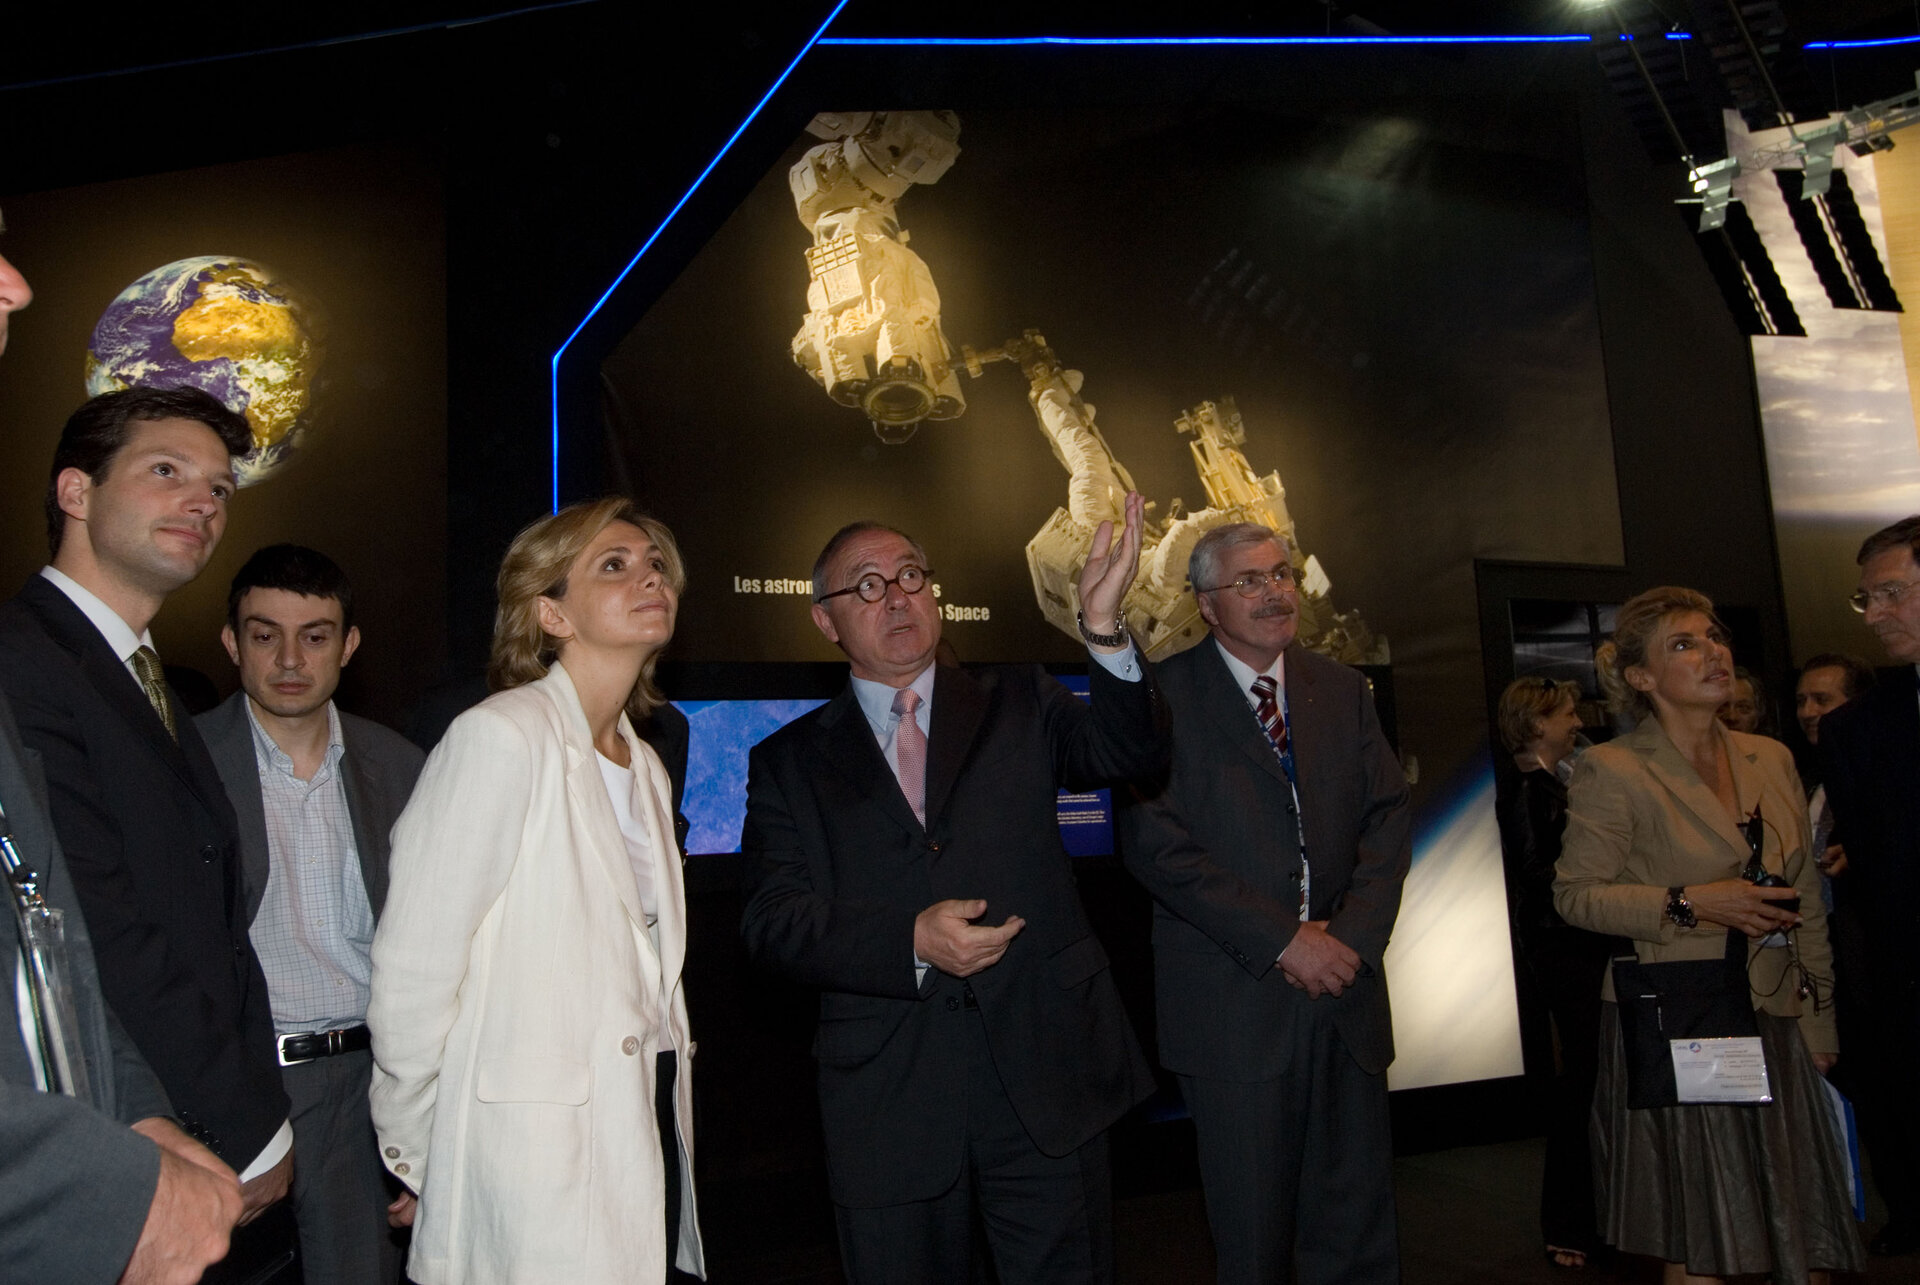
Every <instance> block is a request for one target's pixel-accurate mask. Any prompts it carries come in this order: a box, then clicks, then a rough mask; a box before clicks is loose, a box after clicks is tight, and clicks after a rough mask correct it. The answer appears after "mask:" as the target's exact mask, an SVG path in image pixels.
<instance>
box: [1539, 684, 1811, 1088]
mask: <svg viewBox="0 0 1920 1285" xmlns="http://www.w3.org/2000/svg"><path fill="white" fill-rule="evenodd" d="M1715 732H1716V734H1717V735H1719V736H1720V737H1721V738H1722V739H1723V741H1724V742H1725V744H1726V748H1727V761H1728V762H1729V763H1730V764H1732V767H1733V786H1734V794H1735V797H1736V798H1737V799H1738V801H1739V804H1740V812H1741V815H1742V816H1743V817H1744V816H1746V815H1747V814H1749V813H1751V812H1752V810H1753V808H1754V806H1755V805H1756V804H1758V805H1759V808H1760V815H1761V817H1762V818H1763V819H1764V820H1765V821H1766V823H1767V824H1766V841H1765V845H1764V847H1763V849H1762V854H1761V859H1762V860H1763V861H1764V862H1765V863H1766V866H1767V869H1769V870H1771V871H1774V872H1775V873H1776V874H1784V875H1785V876H1786V878H1787V881H1788V882H1789V883H1791V884H1793V886H1794V887H1795V888H1797V889H1799V891H1800V913H1801V915H1802V917H1803V918H1804V919H1805V921H1806V922H1805V923H1804V924H1803V925H1802V926H1801V927H1800V929H1799V931H1798V933H1797V934H1796V936H1797V938H1798V947H1799V952H1800V960H1801V963H1802V964H1803V965H1804V966H1805V967H1806V969H1807V971H1808V972H1810V973H1812V974H1813V975H1814V976H1815V977H1816V978H1818V979H1819V982H1818V984H1819V985H1820V987H1821V991H1822V994H1823V996H1824V998H1825V1001H1826V1002H1825V1003H1824V1005H1823V1006H1822V1008H1821V1009H1820V1011H1819V1012H1815V1011H1814V1006H1813V1005H1812V1004H1805V1005H1803V1004H1802V1003H1801V1002H1800V999H1799V997H1798V995H1797V994H1796V985H1795V982H1796V978H1795V977H1794V976H1793V975H1791V974H1789V973H1788V969H1787V963H1788V952H1787V951H1786V950H1784V949H1780V948H1763V947H1761V946H1760V945H1759V943H1757V942H1749V944H1748V964H1749V967H1748V976H1749V977H1750V978H1751V979H1752V982H1753V992H1754V994H1753V1006H1754V1007H1755V1008H1756V1009H1760V1010H1763V1011H1765V1012H1768V1013H1772V1014H1775V1015H1776V1016H1779V1017H1798V1018H1799V1019H1800V1030H1801V1034H1802V1035H1803V1036H1804V1037H1805V1038H1806V1042H1807V1047H1808V1048H1809V1049H1811V1050H1813V1051H1814V1052H1816V1053H1834V1052H1838V1051H1839V1048H1838V1045H1837V1043H1836V1042H1835V1039H1834V1028H1833V1006H1832V993H1833V982H1832V978H1833V960H1832V954H1831V952H1830V951H1829V949H1828V947H1827V922H1826V911H1825V909H1824V907H1823V905H1822V903H1821V899H1820V875H1819V869H1818V867H1817V866H1815V865H1814V862H1813V859H1812V858H1811V856H1810V855H1809V853H1810V851H1811V848H1812V836H1811V834H1810V833H1809V830H1808V826H1807V807H1806V795H1805V793H1804V792H1803V791H1802V790H1801V788H1800V776H1799V774H1798V773H1797V772H1795V771H1794V767H1793V758H1792V756H1791V755H1789V754H1788V753H1787V747H1786V746H1784V745H1782V744H1780V743H1779V742H1778V741H1775V740H1772V739H1770V738H1768V737H1765V736H1749V735H1747V734H1745V733H1744V732H1729V731H1727V730H1726V729H1725V728H1721V727H1718V726H1717V725H1716V727H1715ZM1746 863H1747V841H1746V837H1745V836H1744V835H1743V834H1742V833H1741V828H1740V826H1739V825H1738V824H1737V823H1736V822H1735V820H1734V818H1733V817H1731V816H1728V815H1727V810H1726V808H1725V807H1723V806H1721V803H1720V801H1719V800H1718V799H1717V798H1715V797H1714V795H1713V791H1712V790H1710V789H1708V788H1707V784H1706V782H1705V781H1702V780H1701V779H1700V775H1699V773H1697V772H1695V771H1694V770H1693V767H1692V765H1691V764H1689V763H1688V762H1687V761H1686V759H1685V758H1683V757H1682V756H1681V754H1680V751H1679V750H1678V749H1676V748H1674V744H1673V742H1672V741H1670V740H1668V739H1667V734H1666V732H1665V731H1663V730H1662V729H1661V727H1660V724H1659V722H1658V721H1657V720H1656V719H1652V718H1648V719H1645V720H1643V721H1642V722H1641V724H1640V725H1639V726H1638V727H1636V728H1635V729H1634V730H1633V731H1631V732H1629V733H1628V734H1627V735H1625V736H1622V737H1618V738H1616V739H1615V740H1612V741H1609V742H1608V743H1607V744H1605V745H1597V746H1595V747H1594V748H1592V749H1590V750H1588V751H1587V752H1586V753H1584V754H1582V755H1581V756H1580V761H1579V763H1578V764H1577V765H1576V766H1575V768H1574V771H1573V784H1572V785H1571V786H1570V787H1568V805H1567V833H1566V839H1565V841H1564V842H1563V844H1562V845H1561V849H1560V861H1559V864H1558V866H1556V867H1555V868H1556V871H1557V878H1555V880H1554V884H1553V893H1554V897H1553V902H1554V906H1555V907H1556V908H1557V909H1558V910H1559V911H1560V914H1561V916H1562V917H1563V918H1564V919H1565V920H1566V921H1567V922H1568V923H1570V924H1573V925H1574V926H1575V927H1578V928H1587V929H1591V930H1592V931H1594V932H1599V933H1609V934H1612V935H1615V936H1620V937H1630V938H1632V939H1633V942H1634V948H1635V951H1636V953H1637V954H1638V955H1639V957H1640V960H1641V961H1642V962H1643V963H1657V962H1660V961H1662V960H1670V959H1714V958H1718V957H1719V956H1720V955H1721V954H1722V953H1723V952H1724V951H1725V950H1726V943H1727V938H1726V934H1727V929H1725V928H1723V927H1721V926H1720V925H1718V924H1710V923H1706V922H1705V921H1702V922H1701V924H1700V926H1699V927H1697V928H1680V927H1678V926H1677V925H1675V924H1674V923H1673V921H1672V920H1670V919H1668V918H1667V915H1666V905H1667V889H1668V888H1670V887H1674V886H1686V885H1689V884H1702V883H1712V882H1714V881H1715V880H1717V879H1730V878H1733V877H1734V876H1736V875H1738V874H1739V873H1740V869H1741V867H1742V866H1744V865H1745V864H1746ZM1601 997H1602V998H1603V999H1606V1000H1609V1001H1611V1000H1612V999H1613V976H1612V974H1611V973H1609V974H1608V975H1607V977H1606V980H1605V982H1604V984H1603V987H1602V994H1601Z"/></svg>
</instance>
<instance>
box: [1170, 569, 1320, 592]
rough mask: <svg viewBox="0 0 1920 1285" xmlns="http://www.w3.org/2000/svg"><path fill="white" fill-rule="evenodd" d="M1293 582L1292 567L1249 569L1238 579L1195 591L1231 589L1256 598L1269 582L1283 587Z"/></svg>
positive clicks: (1265, 589) (1264, 590)
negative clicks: (1262, 569) (1261, 569)
mask: <svg viewBox="0 0 1920 1285" xmlns="http://www.w3.org/2000/svg"><path fill="white" fill-rule="evenodd" d="M1294 583H1295V581H1294V578H1293V568H1292V567H1281V568H1280V569H1279V570H1278V571H1249V572H1247V574H1245V575H1244V576H1241V577H1240V578H1239V579H1238V580H1229V581H1227V583H1225V584H1217V585H1215V586H1213V588H1211V589H1199V590H1195V592H1196V593H1218V592H1219V591H1220V590H1222V589H1231V590H1233V591H1234V592H1235V593H1237V594H1239V595H1240V596H1241V597H1242V598H1258V597H1259V596H1260V595H1261V594H1263V593H1265V592H1266V591H1267V586H1268V585H1270V584H1276V585H1279V586H1280V587H1281V588H1282V589H1284V588H1286V587H1288V586H1289V585H1292V584H1294Z"/></svg>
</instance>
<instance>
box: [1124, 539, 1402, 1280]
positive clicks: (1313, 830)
mask: <svg viewBox="0 0 1920 1285" xmlns="http://www.w3.org/2000/svg"><path fill="white" fill-rule="evenodd" d="M1187 575H1188V579H1189V580H1190V581H1191V583H1192V585H1193V589H1194V593H1195V595H1196V597H1197V598H1198V599H1199V603H1200V614H1201V617H1202V618H1203V619H1204V620H1205V621H1206V622H1207V625H1208V627H1209V628H1210V629H1211V631H1212V637H1211V638H1210V639H1209V640H1207V641H1204V642H1202V643H1200V644H1199V645H1198V646H1195V647H1192V648H1190V649H1189V650H1187V651H1184V652H1182V653H1180V654H1179V655H1177V656H1174V657H1172V658H1171V659H1168V660H1166V661H1164V662H1162V663H1161V665H1160V666H1159V669H1158V673H1159V674H1160V677H1161V686H1162V688H1163V690H1164V691H1165V692H1166V694H1167V704H1168V706H1169V707H1170V708H1171V710H1172V711H1173V766H1172V771H1171V773H1170V774H1169V775H1168V776H1167V777H1166V778H1165V779H1164V780H1163V781H1161V782H1159V783H1158V785H1157V787H1156V788H1152V789H1147V790H1144V791H1142V792H1141V793H1140V794H1139V795H1138V797H1136V798H1135V799H1134V800H1132V801H1131V802H1130V803H1129V804H1128V806H1126V807H1123V808H1121V809H1120V812H1119V815H1118V817H1117V818H1116V822H1117V826H1116V828H1117V832H1118V838H1119V841H1120V850H1121V853H1122V854H1123V855H1124V856H1125V858H1126V862H1127V868H1128V869H1129V870H1131V871H1132V872H1133V874H1134V876H1135V877H1136V878H1137V879H1139V880H1140V882H1141V883H1142V884H1144V885H1145V886H1146V888H1147V891H1149V892H1150V893H1152V894H1153V897H1154V901H1155V902H1156V903H1157V904H1156V905H1155V907H1154V920H1153V954H1154V992H1155V998H1156V1008H1157V1011H1158V1014H1159V1028H1160V1062H1161V1065H1163V1066H1165V1067H1166V1068H1167V1069H1168V1070H1169V1071H1172V1072H1174V1073H1175V1074H1176V1075H1178V1076H1179V1079H1180V1090H1181V1093H1182V1095H1183V1096H1184V1097H1185V1098H1186V1101H1187V1109H1188V1110H1189V1111H1190V1112H1191V1113H1192V1115H1193V1123H1194V1129H1195V1133H1196V1136H1197V1140H1198V1143H1199V1151H1200V1181H1201V1187H1202V1189H1203V1191H1204V1193H1205V1196H1206V1203H1207V1221H1208V1224H1209V1226H1210V1227H1211V1228H1212V1231H1213V1241H1214V1248H1215V1250H1216V1251H1217V1253H1218V1259H1219V1280H1220V1281H1221V1282H1222V1285H1228V1283H1232V1285H1252V1283H1255V1282H1281V1281H1293V1280H1295V1279H1298V1280H1301V1281H1307V1282H1313V1281H1335V1280H1338V1281H1368V1282H1374V1281H1377V1282H1388V1281H1396V1280H1398V1279H1399V1244H1398V1238H1397V1235H1396V1232H1395V1219H1394V1205H1393V1144H1392V1139H1391V1135H1390V1130H1389V1124H1388V1117H1387V1081H1386V1072H1387V1064H1388V1063H1389V1062H1391V1061H1392V1060H1393V1024H1392V1021H1391V1018H1390V1016H1389V1014H1388V1010H1387V979H1386V973H1385V971H1384V966H1383V964H1382V958H1383V956H1384V955H1385V954H1386V949H1387V938H1388V936H1389V934H1390V933H1391V932H1392V930H1393V921H1394V918H1395V916H1396V915H1397V914H1398V913H1399V908H1400V888H1401V884H1402V882H1403V881H1404V880H1405V878H1406V875H1407V868H1408V865H1409V864H1410V861H1411V857H1412V840H1411V829H1410V823H1409V818H1408V810H1407V782H1406V776H1405V774H1404V772H1403V771H1402V770H1401V767H1400V764H1399V762H1398V761H1397V760H1396V759H1395V758H1394V755H1393V751H1392V750H1391V749H1390V748H1389V747H1388V745H1387V741H1386V737H1385V736H1384V735H1383V734H1382V732H1381V729H1380V720H1379V718H1378V716H1377V715H1376V714H1375V712H1374V707H1373V695H1372V692H1371V690H1370V689H1369V687H1368V685H1367V680H1366V678H1365V676H1363V675H1362V674H1361V673H1360V672H1359V671H1357V670H1354V669H1351V668H1349V667H1347V666H1345V665H1342V664H1339V663H1337V662H1335V661H1332V660H1329V659H1327V658H1325V657H1323V656H1318V655H1315V654H1314V653H1312V652H1310V651H1307V650H1306V649H1305V648H1303V647H1301V646H1299V645H1298V644H1297V643H1296V641H1295V638H1294V635H1295V632H1296V630H1297V626H1298V618H1299V617H1298V608H1299V599H1298V597H1297V594H1298V592H1299V591H1298V588H1297V586H1296V584H1295V582H1294V574H1293V566H1292V563H1291V560H1290V554H1289V551H1288V548H1287V546H1286V544H1285V543H1284V542H1283V541H1282V539H1281V538H1280V537H1279V536H1278V535H1276V534H1275V533H1274V532H1273V531H1272V530H1270V529H1268V528H1266V527H1263V526H1259V525H1256V524H1253V523H1236V524H1233V525H1229V526H1221V527H1216V528H1214V529H1213V530H1211V531H1208V532H1207V533H1206V534H1205V535H1204V536H1202V537H1201V538H1200V541H1199V543H1197V544H1196V545H1194V549H1193V554H1192V557H1191V558H1190V560H1189V562H1188V567H1187Z"/></svg>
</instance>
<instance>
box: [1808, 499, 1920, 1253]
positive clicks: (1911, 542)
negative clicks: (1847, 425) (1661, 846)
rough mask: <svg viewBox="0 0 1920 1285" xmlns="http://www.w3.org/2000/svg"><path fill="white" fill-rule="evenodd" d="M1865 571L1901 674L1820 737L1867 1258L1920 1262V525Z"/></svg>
mask: <svg viewBox="0 0 1920 1285" xmlns="http://www.w3.org/2000/svg"><path fill="white" fill-rule="evenodd" d="M1856 561H1857V562H1858V563H1859V564H1860V589H1859V591H1858V592H1857V593H1855V594H1854V595H1853V596H1852V598H1851V599H1850V601H1851V603H1852V606H1853V609H1854V610H1855V611H1857V612H1859V613H1861V615H1863V616H1864V617H1865V618H1866V622H1867V626H1868V628H1870V629H1872V630H1873V632H1874V633H1875V635H1877V636H1878V637H1879V639H1880V645H1881V646H1883V647H1884V648H1886V652H1887V659H1888V660H1890V661H1892V662H1893V666H1892V667H1891V668H1888V669H1883V670H1881V671H1880V678H1879V681H1878V682H1877V683H1875V684H1874V685H1873V686H1872V687H1871V688H1869V689H1868V690H1867V691H1866V692H1864V693H1862V694H1861V695H1860V696H1858V697H1857V698H1855V699H1854V700H1851V701H1849V702H1847V703H1846V704H1844V705H1842V706H1840V707H1839V708H1838V709H1835V710H1833V711H1832V712H1831V713H1829V714H1827V715H1826V716H1825V717H1823V718H1822V719H1820V721H1819V724H1818V736H1819V751H1820V761H1821V768H1822V776H1823V778H1824V780H1825V784H1826V787H1827V800H1828V802H1829V803H1831V804H1832V805H1833V818H1834V830H1833V841H1834V842H1836V843H1838V844H1840V845H1842V846H1843V847H1844V848H1845V850H1846V856H1847V874H1846V883H1847V903H1848V908H1849V909H1850V910H1851V911H1852V912H1853V913H1854V914H1855V915H1856V916H1857V917H1858V920H1857V922H1858V927H1859V931H1860V935H1861V939H1862V946H1863V947H1864V953H1865V960H1864V963H1865V967H1864V968H1863V969H1856V970H1854V972H1856V973H1859V974H1860V976H1859V977H1857V978H1855V977H1853V976H1849V977H1848V978H1847V979H1846V981H1847V983H1848V984H1849V985H1851V986H1853V987H1854V988H1855V989H1856V990H1864V991H1865V992H1866V993H1865V994H1863V995H1856V996H1855V997H1854V1003H1853V1004H1852V1005H1850V1008H1851V1009H1852V1010H1854V1011H1857V1012H1858V1013H1859V1014H1860V1016H1861V1019H1862V1020H1861V1021H1860V1022H1859V1023H1858V1027H1859V1028H1861V1029H1859V1030H1858V1032H1857V1034H1864V1035H1865V1036H1866V1038H1867V1041H1868V1047H1867V1048H1865V1049H1862V1048H1859V1047H1857V1046H1853V1047H1848V1048H1847V1049H1845V1050H1844V1052H1845V1053H1846V1055H1847V1060H1849V1061H1851V1062H1854V1063H1856V1064H1857V1066H1856V1069H1857V1070H1858V1071H1859V1072H1860V1073H1861V1074H1860V1077H1859V1083H1860V1085H1861V1088H1862V1093H1861V1101H1860V1104H1859V1107H1860V1136H1861V1138H1862V1140H1863V1141H1865V1142H1866V1144H1867V1154H1868V1157H1869V1159H1870V1160H1871V1161H1872V1165H1873V1176H1874V1185H1875V1186H1877V1187H1878V1188H1879V1189H1880V1195H1881V1198H1882V1199H1884V1200H1885V1201H1886V1202H1887V1223H1886V1225H1885V1226H1884V1227H1882V1228H1881V1229H1880V1231H1879V1232H1878V1233H1877V1234H1875V1235H1874V1237H1873V1238H1872V1240H1870V1241H1869V1242H1868V1246H1867V1247H1868V1248H1869V1249H1870V1250H1872V1252H1874V1253H1875V1254H1881V1255H1898V1254H1911V1253H1913V1252H1915V1251H1916V1250H1920V1095H1916V1094H1915V1092H1914V1085H1915V1082H1916V1077H1917V1076H1920V951H1917V950H1916V949H1915V945H1914V943H1915V941H1916V940H1920V681H1916V672H1917V671H1916V669H1915V666H1916V665H1920V515H1915V516H1913V517H1910V518H1904V519H1902V520H1901V521H1899V522H1896V523H1894V524H1893V525H1892V526H1889V527H1886V528H1883V529H1882V530H1879V531H1876V532H1874V533H1873V534H1872V535H1870V536H1868V537H1867V539H1866V542H1865V543H1864V544H1862V545H1861V546H1860V553H1859V556H1858V557H1857V559H1856ZM1855 1034H1856V1032H1855V1031H1854V1030H1853V1029H1852V1028H1850V1030H1849V1038H1850V1039H1853V1038H1854V1036H1855ZM1855 1044H1856V1045H1857V1040H1856V1041H1855Z"/></svg>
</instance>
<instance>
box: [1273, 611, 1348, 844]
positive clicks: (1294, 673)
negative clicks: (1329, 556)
mask: <svg viewBox="0 0 1920 1285" xmlns="http://www.w3.org/2000/svg"><path fill="white" fill-rule="evenodd" d="M1286 674H1287V740H1288V743H1289V744H1290V745H1291V746H1292V747H1293V768H1294V772H1295V773H1296V774H1297V775H1298V776H1299V777H1300V813H1301V819H1302V823H1303V824H1304V825H1305V826H1306V827H1307V828H1308V829H1309V830H1311V828H1312V826H1313V819H1314V816H1315V815H1316V813H1317V814H1318V815H1319V816H1320V817H1321V818H1322V819H1323V820H1324V819H1325V818H1326V817H1327V816H1328V815H1330V812H1329V811H1325V810H1322V809H1331V808H1333V807H1334V806H1336V805H1335V804H1334V803H1333V802H1332V800H1330V799H1327V798H1326V797H1325V792H1326V791H1327V790H1329V789H1332V788H1334V786H1335V784H1336V782H1333V781H1329V780H1327V778H1326V775H1325V770H1326V769H1327V768H1328V767H1330V766H1331V765H1333V764H1335V763H1338V762H1340V761H1342V757H1343V756H1344V758H1345V761H1347V762H1349V763H1351V762H1352V761H1353V757H1352V756H1353V744H1352V739H1351V733H1347V734H1346V736H1345V740H1346V743H1345V744H1342V743H1341V742H1342V732H1341V730H1339V729H1337V728H1335V727H1334V726H1333V719H1334V716H1335V711H1333V710H1331V709H1329V708H1327V707H1326V706H1325V705H1324V704H1322V703H1321V701H1322V696H1323V693H1322V692H1321V688H1320V683H1319V682H1318V681H1317V675H1315V673H1314V671H1313V660H1312V659H1309V658H1307V657H1306V653H1305V651H1304V649H1303V648H1301V647H1300V646H1299V645H1298V644H1295V645H1294V646H1291V647H1289V648H1287V664H1286ZM1316 767H1317V768H1319V769H1320V770H1319V771H1318V772H1316V771H1315V768H1316ZM1283 775H1284V774H1283ZM1308 846H1309V847H1311V846H1312V845H1311V843H1309V845H1308Z"/></svg>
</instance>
